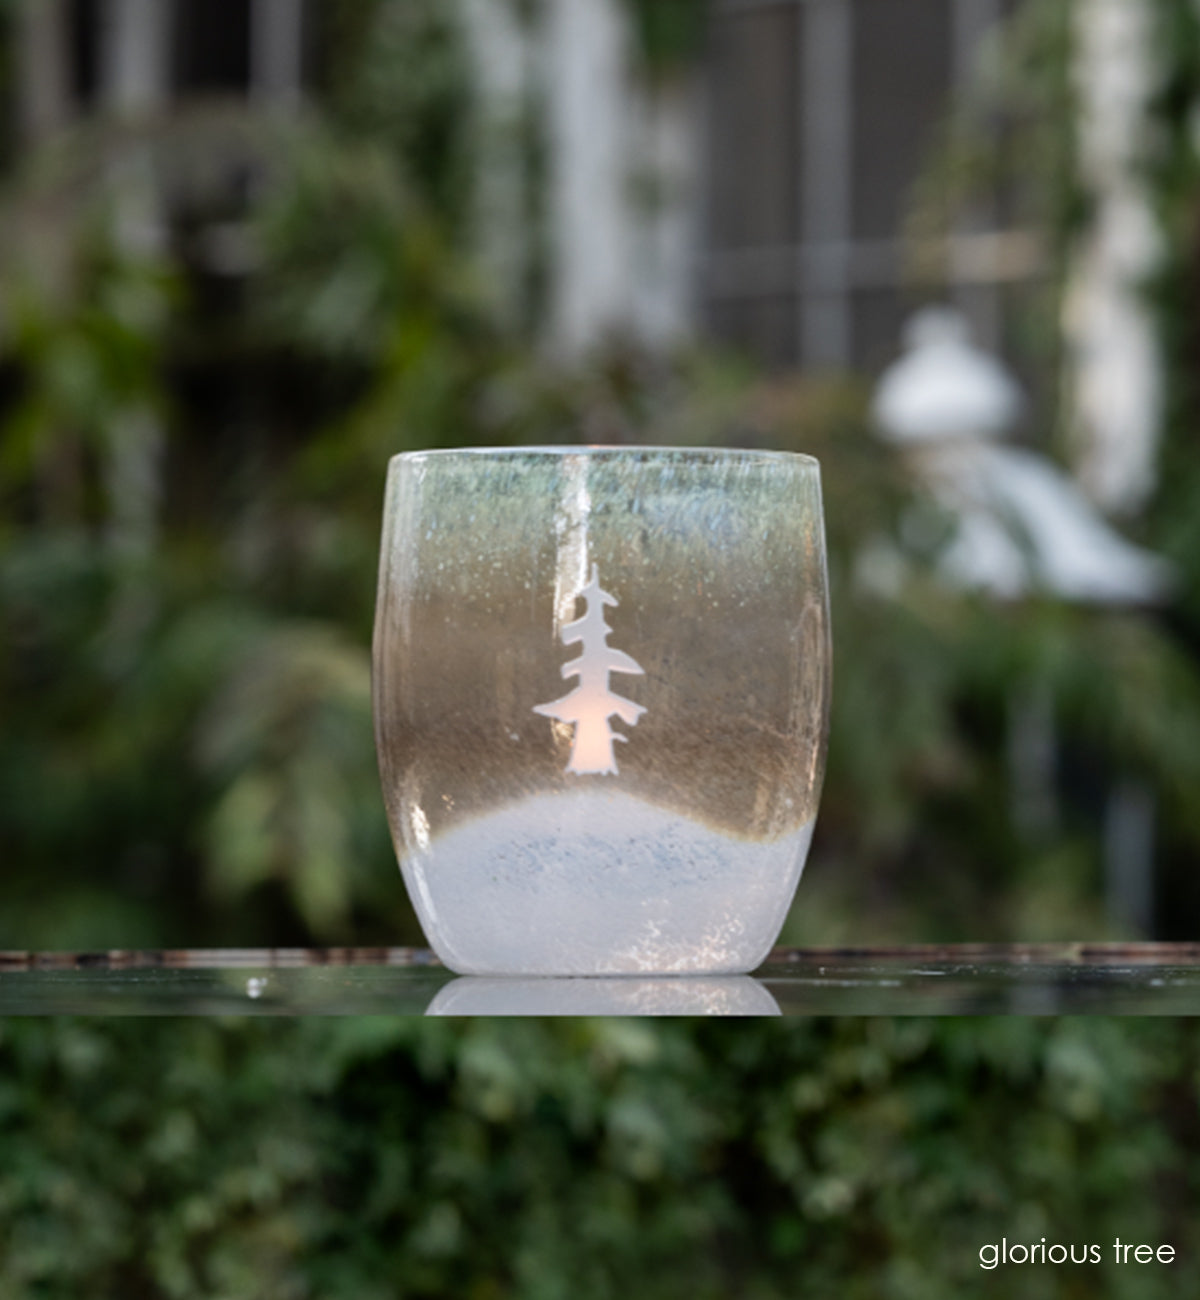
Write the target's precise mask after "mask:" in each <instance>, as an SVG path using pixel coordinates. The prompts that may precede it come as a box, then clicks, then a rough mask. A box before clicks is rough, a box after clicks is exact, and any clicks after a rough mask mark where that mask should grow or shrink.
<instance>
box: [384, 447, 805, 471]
mask: <svg viewBox="0 0 1200 1300" xmlns="http://www.w3.org/2000/svg"><path fill="white" fill-rule="evenodd" d="M622 455H626V456H640V455H651V456H661V457H663V458H666V457H679V458H681V459H691V460H697V461H700V460H705V459H707V460H713V461H732V460H738V459H742V460H751V461H761V462H765V463H768V464H770V463H773V462H774V463H778V464H784V465H792V466H796V467H797V468H798V467H800V466H804V467H806V468H811V469H815V470H819V469H820V467H821V462H820V461H819V460H818V459H817V458H816V457H815V456H812V455H809V453H808V452H804V451H772V450H769V449H763V448H758V447H671V446H664V445H662V444H639V443H617V444H604V443H580V444H577V445H573V444H570V443H541V444H536V443H535V444H530V445H528V446H519V447H425V448H419V449H415V450H412V451H399V452H396V454H395V455H393V456H390V457H388V465H389V466H393V465H401V464H411V463H413V462H416V461H420V460H424V459H426V458H430V459H434V458H436V459H438V460H443V459H446V458H450V457H454V456H462V457H467V458H479V459H486V458H488V457H493V458H495V459H497V460H504V459H507V458H509V457H516V456H545V457H547V458H549V459H553V458H555V457H565V456H587V457H597V458H599V457H606V456H622Z"/></svg>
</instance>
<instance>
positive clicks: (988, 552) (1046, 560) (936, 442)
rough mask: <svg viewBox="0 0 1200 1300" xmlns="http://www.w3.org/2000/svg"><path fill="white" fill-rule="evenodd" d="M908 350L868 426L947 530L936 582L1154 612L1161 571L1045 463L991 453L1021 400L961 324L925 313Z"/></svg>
mask: <svg viewBox="0 0 1200 1300" xmlns="http://www.w3.org/2000/svg"><path fill="white" fill-rule="evenodd" d="M905 340H906V344H907V348H908V350H907V352H906V354H905V355H904V356H903V357H901V358H900V360H898V361H897V362H895V363H894V364H893V365H892V366H891V367H890V368H889V369H888V370H887V371H885V373H884V375H883V377H882V379H881V380H880V382H879V387H878V389H877V392H876V397H875V403H874V417H875V422H876V425H877V427H878V429H879V432H880V434H881V435H882V436H883V437H884V438H885V439H887V440H888V441H890V442H893V443H897V444H900V445H902V446H905V447H907V448H908V449H909V452H910V459H911V462H912V465H913V468H914V470H915V472H916V474H917V476H918V478H919V479H920V481H921V483H922V484H923V486H925V487H926V488H927V489H928V490H929V492H930V494H931V495H932V496H933V498H934V499H935V500H936V501H937V502H938V504H939V505H941V506H942V507H943V509H945V510H947V511H948V512H949V513H950V514H951V515H952V516H953V518H954V519H955V523H956V530H955V535H954V537H953V539H952V540H951V542H950V543H949V545H948V546H947V547H946V549H945V550H944V552H943V554H942V556H941V561H940V564H941V572H942V573H943V575H944V576H945V577H946V578H947V579H948V580H950V581H952V582H954V583H955V584H956V585H959V586H962V587H966V588H971V589H976V590H982V591H986V592H989V593H991V594H992V595H995V596H998V597H1001V598H1005V599H1016V598H1019V597H1022V596H1026V595H1030V594H1032V593H1034V592H1039V591H1040V592H1043V593H1045V594H1048V595H1053V596H1059V597H1061V598H1063V599H1067V600H1075V601H1084V602H1095V603H1099V604H1105V605H1145V604H1153V603H1156V602H1158V601H1161V600H1163V599H1164V598H1165V596H1166V595H1167V593H1168V591H1169V589H1170V586H1171V581H1172V578H1171V570H1170V566H1169V565H1168V564H1167V563H1166V561H1164V560H1162V559H1161V558H1159V557H1158V556H1156V555H1153V554H1151V553H1150V552H1149V551H1145V550H1142V549H1141V548H1139V547H1137V546H1134V545H1133V544H1132V543H1130V542H1128V541H1126V540H1125V539H1124V538H1123V537H1121V536H1120V535H1119V534H1118V533H1116V532H1115V531H1114V530H1113V529H1112V528H1111V527H1109V525H1108V524H1107V523H1106V522H1105V520H1104V519H1103V518H1102V517H1101V516H1100V515H1099V514H1098V513H1097V512H1096V510H1095V508H1094V507H1093V506H1092V505H1091V504H1090V502H1088V500H1087V499H1086V498H1085V497H1084V495H1083V493H1082V492H1081V491H1080V490H1079V488H1078V486H1077V485H1076V484H1075V483H1074V482H1073V480H1072V479H1070V478H1069V477H1068V476H1067V475H1066V474H1064V473H1063V471H1062V470H1060V469H1059V468H1058V467H1057V466H1056V465H1054V464H1053V463H1052V462H1051V461H1049V460H1047V459H1046V458H1045V457H1043V456H1039V455H1036V454H1035V453H1033V452H1029V451H1023V450H1020V449H1018V448H1015V447H1008V446H1003V445H1001V444H1000V443H999V442H998V441H997V440H998V439H999V438H1001V437H1002V436H1003V435H1004V434H1005V433H1006V432H1008V431H1009V430H1010V429H1011V427H1012V425H1013V424H1014V422H1015V420H1016V418H1017V417H1018V415H1019V414H1020V411H1021V408H1022V399H1021V394H1020V390H1019V388H1018V387H1017V384H1016V382H1015V381H1014V380H1013V379H1012V378H1011V376H1010V375H1009V374H1008V372H1007V371H1006V370H1005V369H1004V367H1003V366H1002V365H1001V363H1000V362H999V361H998V360H997V359H995V358H994V357H992V356H990V355H988V354H987V353H985V352H983V351H981V350H980V349H978V348H977V347H975V346H974V344H973V343H972V342H971V340H970V334H969V329H968V326H967V322H966V320H965V319H964V318H963V316H962V315H961V314H960V313H959V312H957V311H954V310H953V309H952V308H948V307H938V308H930V309H926V310H925V311H922V312H919V313H918V314H917V315H916V316H915V317H914V318H913V320H912V321H911V322H910V323H909V325H908V327H907V329H906V330H905Z"/></svg>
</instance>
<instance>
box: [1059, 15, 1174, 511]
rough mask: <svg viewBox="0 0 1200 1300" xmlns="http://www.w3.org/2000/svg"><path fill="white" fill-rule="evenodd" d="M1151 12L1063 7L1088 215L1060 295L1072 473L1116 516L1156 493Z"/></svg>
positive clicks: (1157, 253) (1158, 389)
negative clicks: (1149, 167)
mask: <svg viewBox="0 0 1200 1300" xmlns="http://www.w3.org/2000/svg"><path fill="white" fill-rule="evenodd" d="M1154 10H1155V6H1154V5H1148V4H1146V3H1144V0H1080V2H1079V3H1078V4H1076V5H1075V6H1074V10H1073V13H1072V22H1073V28H1074V32H1073V35H1074V55H1073V61H1072V68H1071V72H1072V80H1073V85H1074V90H1075V93H1076V96H1077V101H1078V104H1079V112H1078V114H1077V118H1076V121H1077V126H1076V131H1077V141H1078V160H1079V174H1080V181H1081V183H1082V186H1083V190H1084V194H1085V196H1086V198H1087V201H1088V205H1089V211H1090V213H1091V215H1090V218H1089V221H1088V229H1087V233H1086V236H1085V237H1084V238H1083V239H1082V240H1080V241H1079V245H1078V249H1077V251H1076V253H1075V254H1074V255H1073V257H1072V259H1071V265H1070V267H1069V276H1068V281H1067V292H1066V295H1065V299H1064V303H1063V334H1064V337H1065V339H1066V342H1067V357H1066V361H1067V364H1066V378H1067V385H1068V395H1069V401H1070V410H1071V424H1072V427H1071V437H1072V442H1073V455H1074V456H1075V458H1076V469H1077V471H1078V473H1079V477H1080V480H1081V482H1082V483H1083V485H1084V486H1085V488H1086V489H1087V493H1088V495H1089V496H1090V497H1091V498H1092V499H1093V500H1094V501H1096V502H1097V503H1098V504H1099V506H1100V507H1101V508H1102V509H1104V510H1106V511H1109V512H1110V513H1114V514H1132V513H1134V512H1136V511H1137V510H1138V509H1140V508H1141V507H1142V506H1143V505H1145V503H1146V501H1147V499H1148V498H1149V496H1150V493H1151V492H1152V491H1153V490H1154V483H1155V457H1156V452H1157V449H1158V430H1159V427H1160V423H1161V415H1162V404H1163V376H1162V359H1161V356H1160V353H1159V343H1158V338H1157V333H1156V329H1155V323H1154V318H1153V313H1152V311H1151V308H1150V304H1149V303H1148V302H1147V301H1146V294H1145V286H1146V281H1147V279H1148V277H1149V276H1150V275H1151V274H1152V273H1153V272H1154V271H1155V269H1156V268H1157V267H1158V266H1159V265H1160V263H1161V253H1162V235H1161V230H1160V227H1159V223H1158V219H1157V217H1156V215H1155V211H1154V205H1153V202H1152V200H1151V196H1150V193H1149V188H1148V186H1147V183H1146V161H1147V159H1148V158H1150V157H1152V156H1153V153H1154V148H1155V142H1154V140H1153V139H1152V138H1151V130H1150V125H1149V123H1148V108H1149V106H1150V104H1151V102H1152V99H1153V96H1154V94H1155V92H1156V86H1157V81H1158V75H1157V68H1156V63H1155V57H1156V56H1155V52H1154V41H1155V39H1156V32H1155V25H1156V23H1158V22H1159V20H1158V18H1157V17H1156V15H1155V13H1154Z"/></svg>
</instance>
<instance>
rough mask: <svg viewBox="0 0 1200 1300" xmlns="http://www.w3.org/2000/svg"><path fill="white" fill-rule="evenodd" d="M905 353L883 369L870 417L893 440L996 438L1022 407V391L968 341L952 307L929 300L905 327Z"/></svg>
mask: <svg viewBox="0 0 1200 1300" xmlns="http://www.w3.org/2000/svg"><path fill="white" fill-rule="evenodd" d="M904 346H905V349H906V351H905V354H904V356H902V357H901V358H900V360H899V361H897V362H895V364H894V365H892V366H889V367H888V369H887V370H885V371H884V373H883V377H882V378H881V379H880V381H879V387H878V388H877V389H876V392H875V423H876V425H877V427H878V429H879V432H880V433H881V434H883V436H884V437H885V438H887V439H888V440H889V441H891V442H897V443H924V442H946V441H949V440H951V439H964V438H971V439H978V438H998V437H1000V436H1002V435H1003V434H1005V433H1007V432H1008V431H1009V430H1010V429H1011V428H1012V426H1013V425H1014V424H1015V423H1016V421H1017V418H1018V417H1019V416H1020V414H1021V407H1022V400H1021V390H1020V389H1019V388H1018V387H1017V385H1016V383H1015V381H1014V380H1013V379H1012V377H1011V376H1010V375H1009V373H1008V371H1007V370H1005V369H1004V367H1003V366H1002V365H1001V364H1000V362H999V361H997V360H996V359H995V358H994V357H992V356H990V355H989V354H988V353H986V352H984V351H982V350H981V349H979V348H977V347H975V345H974V344H973V343H972V342H971V333H970V328H969V326H968V325H967V321H966V318H965V317H964V316H963V315H962V313H961V312H959V311H956V310H955V309H954V308H953V307H926V308H925V309H924V310H923V311H919V312H917V314H916V315H915V316H913V317H912V318H911V319H910V320H909V322H908V324H907V325H906V326H905V327H904Z"/></svg>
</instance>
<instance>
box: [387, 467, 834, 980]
mask: <svg viewBox="0 0 1200 1300" xmlns="http://www.w3.org/2000/svg"><path fill="white" fill-rule="evenodd" d="M829 686H830V636H829V612H828V595H827V581H826V565H825V542H824V528H823V520H822V511H821V490H820V477H819V470H818V466H817V462H816V461H815V460H813V459H812V458H811V457H807V456H800V455H793V454H790V453H783V452H761V451H741V450H717V449H676V448H655V447H639V448H633V447H619V448H606V447H594V448H593V447H589V448H578V447H533V448H516V449H508V450H492V449H478V450H474V449H473V450H455V451H424V452H408V453H405V454H403V455H399V456H396V457H394V458H393V459H392V461H391V463H390V466H389V471H388V482H387V493H386V500H385V506H384V522H383V540H382V548H381V557H380V568H379V589H378V599H377V605H376V617H375V640H374V705H375V731H376V744H377V749H378V755H379V767H380V774H381V779H382V784H383V793H384V800H385V803H386V806H387V814H388V820H389V824H390V826H391V830H392V836H393V840H394V843H395V846H396V852H397V856H398V858H399V861H400V867H401V870H402V872H403V875H404V880H405V883H406V885H407V888H408V892H409V895H410V897H411V899H412V902H413V905H414V907H415V909H416V912H417V916H418V918H419V920H420V922H421V925H422V927H423V929H424V931H425V934H426V936H427V938H428V940H429V942H430V944H431V946H432V947H433V949H434V951H435V952H436V953H437V955H438V956H439V957H440V958H441V959H442V961H443V962H444V963H445V964H446V965H447V966H449V967H450V968H451V969H452V970H455V971H458V972H460V973H463V974H474V975H629V974H721V973H740V972H744V971H748V970H751V969H753V968H754V967H755V966H757V965H758V964H759V963H760V962H761V961H762V959H763V958H764V957H765V956H766V954H767V952H768V951H769V949H770V947H771V945H772V944H773V943H774V941H775V940H776V938H777V937H778V934H779V931H780V928H781V926H782V925H783V921H784V919H785V917H786V915H787V911H788V907H789V905H790V903H791V901H792V896H793V894H794V892H795V889H796V885H797V883H798V881H799V879H800V873H801V871H802V870H803V866H804V862H805V858H806V856H807V853H808V847H809V843H810V840H811V838H812V831H813V824H814V820H815V817H816V812H817V802H818V799H819V796H820V789H821V781H822V776H823V771H824V759H825V744H826V736H827V731H828V717H829Z"/></svg>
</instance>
